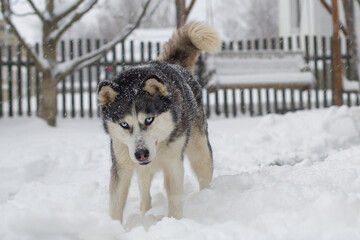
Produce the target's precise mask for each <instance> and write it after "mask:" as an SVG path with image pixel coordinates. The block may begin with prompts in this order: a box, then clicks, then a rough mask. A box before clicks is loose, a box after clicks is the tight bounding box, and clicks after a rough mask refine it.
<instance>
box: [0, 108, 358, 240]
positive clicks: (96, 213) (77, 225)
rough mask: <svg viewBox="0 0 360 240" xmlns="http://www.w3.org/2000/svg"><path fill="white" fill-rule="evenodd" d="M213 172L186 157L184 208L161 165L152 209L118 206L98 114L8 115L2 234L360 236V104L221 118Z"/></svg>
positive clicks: (214, 126) (133, 193) (2, 142)
mask: <svg viewBox="0 0 360 240" xmlns="http://www.w3.org/2000/svg"><path fill="white" fill-rule="evenodd" d="M209 131H210V137H211V143H212V146H213V151H214V161H215V162H214V164H215V171H214V181H213V184H212V187H211V188H210V189H207V190H204V191H201V192H199V191H198V187H197V182H196V179H195V177H194V175H193V174H192V173H191V170H190V167H189V165H188V162H187V161H185V170H186V173H185V184H184V218H183V219H182V220H175V219H170V218H167V217H164V216H166V214H167V201H166V195H165V191H164V189H163V180H162V174H158V175H157V176H156V177H155V179H154V182H153V186H152V190H151V192H152V196H153V200H152V204H153V208H152V209H151V210H150V211H149V212H148V214H147V215H146V216H145V217H144V218H141V217H140V215H139V194H138V187H137V183H136V181H137V180H136V177H134V179H133V184H132V186H131V189H130V194H129V198H128V202H127V206H126V211H125V224H124V226H122V225H121V224H120V223H119V222H117V221H113V220H111V219H110V217H109V216H108V198H109V196H108V182H109V175H110V173H109V170H110V153H109V140H108V137H107V136H106V135H105V134H104V132H103V130H102V126H101V122H100V120H99V119H75V120H70V119H65V120H63V119H59V126H58V127H57V128H49V127H47V126H46V124H45V123H44V122H43V121H41V120H38V119H37V118H26V117H23V118H13V119H9V118H4V119H0V239H4V240H9V239H20V240H22V239H36V240H38V239H56V240H58V239H61V240H62V239H187V240H191V239H196V240H199V239H216V240H219V239H221V240H222V239H247V240H248V239H284V240H285V239H286V240H288V239H299V240H300V239H301V240H303V239H307V240H309V239H314V240H319V239H347V240H351V239H353V240H355V239H360V158H359V156H360V108H355V107H354V108H348V107H341V108H335V107H333V108H330V109H325V110H313V111H303V112H296V113H288V114H286V115H283V116H279V115H268V116H265V117H257V118H248V117H243V118H237V119H212V120H209Z"/></svg>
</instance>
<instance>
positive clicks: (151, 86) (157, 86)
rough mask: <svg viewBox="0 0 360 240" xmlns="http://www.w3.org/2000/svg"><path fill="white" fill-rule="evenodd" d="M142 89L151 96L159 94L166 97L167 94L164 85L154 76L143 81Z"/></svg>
mask: <svg viewBox="0 0 360 240" xmlns="http://www.w3.org/2000/svg"><path fill="white" fill-rule="evenodd" d="M143 90H144V91H145V92H148V93H149V94H150V95H151V96H155V95H160V96H163V97H166V96H168V95H169V93H168V91H167V89H166V87H165V85H164V84H163V83H161V82H159V81H158V80H157V79H155V78H149V79H148V80H146V81H145V84H144V88H143Z"/></svg>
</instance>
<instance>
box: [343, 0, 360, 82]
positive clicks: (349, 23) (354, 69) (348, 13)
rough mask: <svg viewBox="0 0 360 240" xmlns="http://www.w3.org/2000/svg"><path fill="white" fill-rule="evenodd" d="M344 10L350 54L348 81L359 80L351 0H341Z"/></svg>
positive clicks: (352, 3)
mask: <svg viewBox="0 0 360 240" xmlns="http://www.w3.org/2000/svg"><path fill="white" fill-rule="evenodd" d="M342 2H343V5H344V10H345V20H346V27H347V29H348V38H349V48H350V49H349V50H350V51H349V52H350V56H351V59H350V69H349V76H348V77H349V79H350V80H359V73H358V58H357V57H358V56H357V40H356V34H355V28H354V2H353V1H352V0H343V1H342Z"/></svg>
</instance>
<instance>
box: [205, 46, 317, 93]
mask: <svg viewBox="0 0 360 240" xmlns="http://www.w3.org/2000/svg"><path fill="white" fill-rule="evenodd" d="M207 69H209V70H215V72H214V74H213V75H212V77H211V79H210V81H209V83H208V91H210V92H211V91H216V89H218V88H221V89H245V88H257V89H259V88H274V89H284V88H295V89H301V90H304V89H308V88H310V87H311V86H312V85H313V83H314V82H315V79H314V76H313V74H312V73H311V72H310V69H309V67H308V66H307V65H306V63H305V61H304V59H303V56H302V53H301V52H283V51H275V50H274V51H249V52H233V51H224V52H221V53H220V54H218V55H217V56H209V57H208V59H207Z"/></svg>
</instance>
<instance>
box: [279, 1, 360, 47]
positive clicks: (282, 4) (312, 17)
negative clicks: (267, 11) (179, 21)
mask: <svg viewBox="0 0 360 240" xmlns="http://www.w3.org/2000/svg"><path fill="white" fill-rule="evenodd" d="M296 1H297V0H278V7H279V35H280V36H283V37H288V36H299V35H300V36H301V39H304V36H306V35H308V36H310V37H312V36H319V37H321V36H326V37H330V36H331V35H332V18H331V15H330V14H329V13H328V12H327V11H326V9H325V8H324V7H323V5H322V4H321V3H320V1H318V0H300V13H301V18H300V24H299V28H298V29H295V28H294V27H292V26H291V17H292V16H294V14H296V12H295V10H294V7H293V6H292V5H294V3H295V2H296ZM328 2H329V1H328ZM338 5H339V6H338V8H339V18H340V20H341V22H342V23H344V24H345V17H344V8H343V6H342V1H341V0H339V1H338ZM354 12H355V21H354V22H355V29H356V35H357V42H358V46H359V47H360V7H359V4H358V3H357V2H356V1H354ZM302 46H303V44H302ZM310 49H312V46H310Z"/></svg>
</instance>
